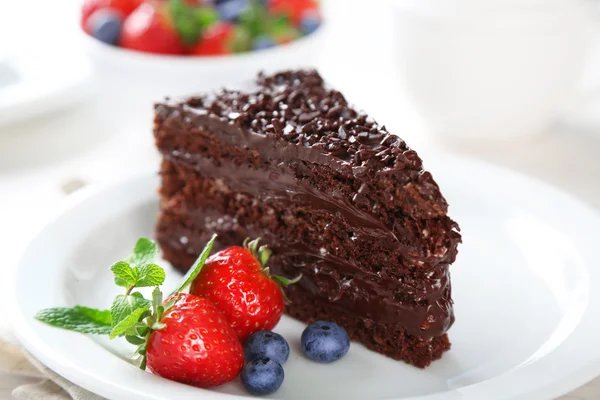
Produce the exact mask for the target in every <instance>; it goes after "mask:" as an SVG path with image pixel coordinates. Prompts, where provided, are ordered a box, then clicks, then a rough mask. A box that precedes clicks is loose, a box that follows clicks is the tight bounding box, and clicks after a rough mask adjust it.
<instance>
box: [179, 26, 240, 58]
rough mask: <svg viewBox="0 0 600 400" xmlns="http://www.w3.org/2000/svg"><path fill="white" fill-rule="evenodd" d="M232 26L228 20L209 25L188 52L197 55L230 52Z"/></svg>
mask: <svg viewBox="0 0 600 400" xmlns="http://www.w3.org/2000/svg"><path fill="white" fill-rule="evenodd" d="M233 36H234V26H233V24H231V23H228V22H217V23H215V24H212V25H211V26H209V27H208V28H207V29H206V30H205V31H204V32H203V33H202V36H201V38H200V40H199V42H198V43H197V44H196V45H195V46H194V47H192V48H191V50H190V53H191V54H194V55H197V56H214V55H222V54H229V53H231V49H230V43H231V40H232V38H233Z"/></svg>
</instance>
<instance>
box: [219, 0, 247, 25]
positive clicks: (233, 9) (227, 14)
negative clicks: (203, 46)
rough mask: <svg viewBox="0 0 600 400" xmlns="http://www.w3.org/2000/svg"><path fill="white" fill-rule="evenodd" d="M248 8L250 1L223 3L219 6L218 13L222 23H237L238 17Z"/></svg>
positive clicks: (239, 0) (236, 0)
mask: <svg viewBox="0 0 600 400" xmlns="http://www.w3.org/2000/svg"><path fill="white" fill-rule="evenodd" d="M247 7H248V0H229V1H221V2H220V3H218V4H217V12H218V13H219V19H220V20H221V21H230V22H234V21H237V19H238V17H239V16H240V14H241V13H242V11H244V10H245V9H246V8H247Z"/></svg>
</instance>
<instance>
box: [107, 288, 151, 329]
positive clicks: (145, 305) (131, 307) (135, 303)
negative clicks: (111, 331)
mask: <svg viewBox="0 0 600 400" xmlns="http://www.w3.org/2000/svg"><path fill="white" fill-rule="evenodd" d="M151 305H152V302H151V301H150V300H146V299H144V298H143V297H142V295H141V294H140V293H133V294H131V295H129V296H127V295H124V294H120V295H118V296H117V297H115V300H114V301H113V304H112V306H111V307H110V315H111V317H112V326H113V328H115V327H117V325H119V323H120V322H121V321H123V320H125V319H126V318H128V317H129V316H130V315H131V314H133V313H134V312H136V310H138V309H141V310H142V311H141V312H140V313H139V314H138V317H139V316H140V315H142V313H144V311H146V310H148V309H149V308H150V306H151Z"/></svg>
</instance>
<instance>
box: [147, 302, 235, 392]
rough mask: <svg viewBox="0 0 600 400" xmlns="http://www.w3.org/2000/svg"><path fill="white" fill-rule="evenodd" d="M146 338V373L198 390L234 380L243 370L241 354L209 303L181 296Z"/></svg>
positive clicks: (218, 312) (226, 323)
mask: <svg viewBox="0 0 600 400" xmlns="http://www.w3.org/2000/svg"><path fill="white" fill-rule="evenodd" d="M180 296H181V297H180V298H179V300H178V301H177V302H176V303H175V305H174V306H173V307H172V308H171V309H169V310H168V311H166V312H165V314H164V315H163V316H162V319H161V320H160V322H161V323H162V324H165V325H166V327H165V328H164V329H161V330H156V331H154V332H152V333H151V334H150V337H149V338H148V346H147V350H146V357H147V366H148V369H149V370H150V371H152V372H154V373H155V374H158V375H160V376H162V377H164V378H167V379H171V380H174V381H178V382H182V383H187V384H190V385H193V386H198V387H204V388H206V387H210V386H218V385H222V384H224V383H226V382H229V381H231V380H233V379H234V378H235V377H236V376H238V374H239V373H240V371H241V370H242V367H243V366H244V350H243V348H242V345H241V343H240V341H239V340H238V338H237V336H236V334H235V332H234V331H233V330H232V329H231V327H230V326H229V324H228V322H227V320H226V319H225V318H224V317H223V315H222V314H221V312H220V311H219V310H218V309H217V308H216V307H215V306H214V304H212V303H211V302H210V301H209V300H207V299H204V298H201V297H197V296H193V295H189V294H181V295H180Z"/></svg>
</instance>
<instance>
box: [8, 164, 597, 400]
mask: <svg viewBox="0 0 600 400" xmlns="http://www.w3.org/2000/svg"><path fill="white" fill-rule="evenodd" d="M430 157H431V155H430ZM443 159H444V160H446V161H447V162H454V163H459V164H464V165H471V166H477V167H478V168H479V169H480V170H487V171H488V172H492V173H495V174H502V175H504V177H505V178H510V179H517V180H521V181H523V183H525V184H527V185H534V186H537V187H538V188H539V189H540V190H541V191H543V192H545V193H549V194H551V195H552V197H553V198H558V199H559V200H560V202H568V203H571V204H572V205H576V206H577V209H578V212H577V214H588V215H589V216H590V217H591V219H592V220H594V221H596V222H597V224H598V225H600V214H599V213H598V211H597V210H595V209H594V208H592V207H591V206H589V205H588V204H586V203H585V202H583V201H581V200H579V199H577V198H575V197H573V196H572V195H570V194H569V193H566V192H564V191H562V190H561V189H559V188H556V187H555V186H553V185H551V184H548V183H546V182H542V181H540V180H538V179H536V178H533V177H531V176H527V175H524V174H522V173H519V172H516V171H513V170H510V169H507V168H504V167H499V166H497V165H493V164H490V163H487V162H482V161H480V160H475V159H471V158H467V157H458V156H449V155H443ZM448 160H450V161H448ZM432 164H433V163H432ZM435 164H438V163H437V162H436V163H435ZM434 171H435V170H434ZM433 174H434V176H435V172H434V173H433ZM144 180H152V181H154V182H158V176H157V173H156V172H154V171H153V172H149V171H146V172H141V173H136V174H133V175H129V176H126V177H124V178H121V179H117V180H114V181H110V182H104V183H101V184H94V185H90V186H89V187H85V188H83V189H81V190H79V191H77V192H75V193H73V194H72V195H70V196H69V197H68V198H67V199H66V201H65V203H64V205H63V206H62V207H60V209H59V211H58V212H57V213H55V214H54V215H53V216H52V217H50V218H49V219H48V220H47V221H46V222H45V223H44V224H42V225H41V227H40V228H39V229H38V230H37V232H36V233H35V235H33V236H32V239H31V240H30V241H29V242H28V244H27V246H26V247H25V249H24V250H23V252H22V254H21V257H20V258H19V262H18V264H17V269H16V271H15V273H14V276H13V282H12V285H10V289H9V290H11V291H13V292H15V291H16V288H17V287H18V283H19V279H20V275H21V273H22V270H23V268H24V267H25V266H24V265H23V264H24V260H25V256H26V254H28V252H30V248H31V247H33V245H34V244H35V242H36V240H38V238H39V237H40V236H41V235H42V233H43V232H44V231H45V230H46V229H50V228H51V227H52V226H53V225H54V224H57V223H59V221H60V220H61V218H63V217H64V216H65V215H66V214H68V213H69V212H72V210H73V209H75V208H76V207H77V206H78V205H81V204H83V203H85V202H86V201H88V200H89V199H90V198H93V197H95V196H98V195H100V194H101V193H105V192H111V191H117V190H123V188H125V187H127V186H128V185H129V184H130V182H137V181H144ZM144 198H146V197H144ZM586 266H589V263H587V262H586ZM590 282H592V281H590ZM598 283H600V280H599V281H598ZM10 297H11V298H12V299H13V302H14V307H11V312H10V314H11V316H12V321H13V322H14V328H15V329H14V330H15V334H16V336H17V338H18V339H19V341H20V342H21V343H22V344H23V346H24V347H25V349H26V350H27V351H29V352H30V353H32V354H33V355H34V356H35V357H36V358H38V359H39V360H40V361H42V363H44V364H45V365H47V366H48V367H49V368H51V369H52V370H53V371H55V372H56V373H58V374H59V375H61V376H63V377H65V378H66V379H68V380H70V381H72V382H73V383H76V384H78V385H80V386H82V387H84V388H87V389H88V390H91V391H95V393H98V394H100V395H103V396H107V397H108V396H111V393H112V394H114V393H115V392H114V391H110V392H109V391H108V390H107V388H106V386H103V385H106V384H107V383H108V384H109V386H110V387H111V388H112V389H114V390H119V391H124V392H123V395H126V396H128V397H123V398H128V399H133V398H142V397H135V396H146V397H145V398H148V396H147V394H146V395H144V394H142V393H140V392H138V391H135V390H128V388H124V387H123V386H122V385H118V384H114V383H111V382H107V381H106V377H104V378H105V379H102V378H101V377H97V376H92V375H90V374H86V372H85V369H79V368H78V367H77V366H75V365H73V364H72V362H71V361H69V359H68V357H65V355H64V354H58V357H57V358H54V359H52V358H51V356H56V355H57V354H53V353H54V352H53V351H52V349H50V351H48V349H49V347H48V345H47V343H44V341H43V338H41V337H39V335H38V333H37V332H35V329H33V324H29V323H28V316H26V315H23V313H21V312H20V310H21V309H20V304H19V303H18V301H17V297H16V293H10ZM585 315H587V316H588V317H589V316H590V309H589V306H588V307H586V311H585V314H584V316H585ZM595 320H596V325H597V326H600V324H599V322H600V315H598V316H597V317H596V318H595ZM30 322H31V321H30ZM581 322H582V321H580V322H579V323H578V325H577V327H576V328H575V330H574V332H572V333H571V334H570V335H569V336H571V335H573V333H575V332H576V331H577V330H578V329H579V328H580V325H581ZM88 339H89V338H88ZM567 339H568V338H567ZM567 339H565V342H566V341H567ZM563 344H564V342H562V343H561V346H562V345H563ZM596 361H597V362H594V363H590V364H589V365H583V366H579V367H578V368H570V369H569V371H568V372H565V373H563V374H561V376H560V379H556V380H554V381H553V382H551V383H549V384H545V385H544V384H542V385H541V386H539V387H533V385H532V386H531V387H529V388H528V389H527V390H526V391H521V392H519V393H517V394H516V395H515V396H511V397H502V396H500V397H497V398H498V399H501V398H502V399H504V398H510V399H515V400H517V399H535V398H539V399H544V398H548V397H555V396H559V395H562V394H565V393H567V392H570V391H572V390H574V389H576V388H578V387H580V386H582V385H583V384H585V383H587V382H588V381H590V380H592V379H593V378H595V377H597V376H599V375H600V357H598V358H597V360H596ZM535 364H536V363H535V362H534V363H532V364H530V365H528V366H526V367H524V368H531V366H535ZM522 370H523V369H522ZM513 372H514V371H509V372H507V373H505V374H502V375H500V376H496V377H493V378H490V379H488V380H486V381H482V382H478V383H475V384H473V385H469V386H465V387H461V388H457V389H449V390H448V391H444V392H438V393H434V394H429V395H425V396H416V397H410V398H406V397H404V398H400V399H402V400H410V399H413V400H438V399H439V400H442V399H448V398H457V399H458V398H460V399H473V400H475V399H478V398H481V397H478V396H482V395H488V394H489V393H487V392H485V391H484V392H480V391H478V388H481V387H482V386H484V387H485V386H488V385H489V384H490V383H491V384H492V385H493V381H497V380H498V379H499V378H506V377H507V376H509V377H508V379H509V380H510V375H511V374H512V373H513ZM149 376H152V375H150V374H149ZM154 378H156V377H154ZM158 379H160V378H158ZM161 383H162V384H165V385H169V386H172V385H177V387H186V388H190V387H189V386H186V385H182V384H178V383H174V382H168V381H164V380H162V379H161ZM503 387H504V386H503ZM193 390H194V391H197V390H202V389H198V388H193ZM484 390H485V389H484ZM196 393H200V392H196ZM201 393H202V394H203V395H204V396H205V398H207V399H215V400H218V399H223V398H227V399H247V398H248V397H246V396H237V395H232V394H225V393H219V392H215V391H211V390H202V392H201ZM156 398H157V399H159V398H162V397H156ZM495 398H496V397H495Z"/></svg>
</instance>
